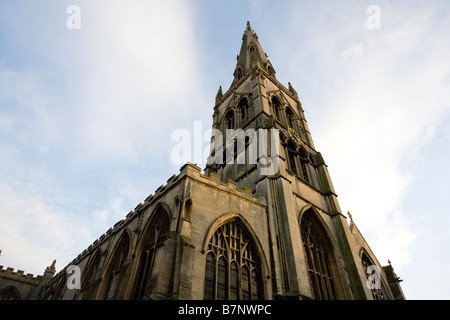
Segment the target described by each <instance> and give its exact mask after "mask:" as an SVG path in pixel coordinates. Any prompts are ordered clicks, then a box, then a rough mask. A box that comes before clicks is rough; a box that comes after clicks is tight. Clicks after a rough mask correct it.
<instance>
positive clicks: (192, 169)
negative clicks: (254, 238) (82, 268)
mask: <svg viewBox="0 0 450 320" xmlns="http://www.w3.org/2000/svg"><path fill="white" fill-rule="evenodd" d="M201 171H202V169H201V168H200V167H198V166H197V165H195V164H192V163H190V162H188V163H186V164H185V165H183V166H182V167H181V168H180V173H179V174H178V175H176V174H174V175H172V176H171V177H170V178H169V179H168V180H167V183H166V184H165V185H161V186H159V187H158V188H157V189H156V190H155V193H154V194H150V195H149V196H148V197H147V198H146V199H145V200H144V202H143V203H139V204H138V205H137V206H136V207H135V208H134V210H132V211H130V212H129V213H128V214H127V215H126V217H125V219H122V220H120V221H118V222H117V223H115V224H114V226H113V227H111V228H109V229H108V230H107V231H106V232H105V233H104V234H102V235H101V236H100V237H99V238H98V239H96V240H95V241H94V242H93V243H92V244H91V245H89V246H88V248H87V249H85V250H83V252H82V253H80V254H79V255H78V256H77V257H76V258H75V259H74V260H73V261H72V262H71V263H69V265H75V264H78V263H79V262H80V261H81V260H82V259H83V258H84V257H85V256H86V255H88V254H90V253H92V252H93V251H94V250H96V248H97V247H98V246H99V245H100V244H101V243H103V242H104V241H106V239H108V238H109V237H110V236H111V235H113V234H114V233H115V232H116V231H118V230H120V229H121V228H122V226H123V225H124V224H126V223H128V222H129V221H130V220H131V219H134V218H135V217H136V216H137V215H139V214H140V213H141V212H142V211H143V210H145V208H147V207H149V206H150V205H151V204H153V203H154V202H155V201H157V199H159V197H160V196H162V195H163V194H164V193H165V192H167V190H169V189H171V188H172V187H173V186H174V185H175V184H176V183H178V182H179V181H180V179H182V178H184V177H191V178H193V179H196V180H198V181H201V182H205V183H209V184H212V185H214V186H217V187H218V188H221V189H223V191H226V192H230V193H235V194H236V195H239V196H240V197H244V198H247V199H248V200H250V201H254V202H257V203H260V204H261V205H265V204H266V198H265V197H264V196H263V195H259V194H253V192H252V189H251V188H248V187H243V188H242V189H241V188H238V187H237V183H236V182H235V181H232V180H228V181H227V182H223V181H220V176H219V175H217V174H215V173H209V174H208V175H204V174H202V173H201ZM65 269H66V268H64V269H63V270H62V271H64V270H65Z"/></svg>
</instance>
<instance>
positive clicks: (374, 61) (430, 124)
mask: <svg viewBox="0 0 450 320" xmlns="http://www.w3.org/2000/svg"><path fill="white" fill-rule="evenodd" d="M382 9H383V8H382ZM419 14H420V17H421V18H420V19H419V18H418V15H419ZM435 14H437V12H434V11H432V12H431V13H430V12H426V13H424V12H423V11H421V12H409V13H405V17H406V18H405V19H404V20H402V23H399V24H397V25H395V24H394V23H393V22H391V24H390V28H389V30H384V31H383V28H382V29H381V31H380V32H379V33H378V34H373V33H371V34H369V35H367V34H365V33H364V32H362V33H361V42H358V43H359V44H354V45H352V46H351V47H350V49H348V50H345V51H344V52H343V53H340V52H339V51H338V49H337V48H338V47H339V45H338V42H339V38H337V39H336V43H335V44H334V47H332V49H331V50H330V51H331V53H333V52H337V54H340V55H341V58H343V61H344V62H346V63H345V64H343V65H341V66H338V67H331V68H332V69H330V70H329V71H328V72H327V75H328V76H329V79H330V80H331V81H332V83H333V86H332V87H330V88H331V91H329V92H328V94H329V96H327V98H326V99H325V100H324V101H325V102H326V103H327V107H326V108H325V110H326V111H325V112H324V113H323V118H322V119H321V122H320V123H318V127H316V128H314V130H313V131H312V134H313V137H314V138H315V142H316V146H317V147H318V149H319V150H320V151H322V152H323V155H324V157H325V161H327V162H328V165H329V170H330V174H331V177H332V180H333V181H334V184H335V187H336V191H337V193H338V195H339V201H340V203H341V207H342V209H343V211H344V212H346V211H347V210H349V211H350V212H351V213H352V215H353V217H354V219H355V222H356V224H357V225H358V227H359V229H360V230H361V231H362V233H363V235H364V236H365V238H366V240H368V242H369V245H371V246H372V249H374V251H375V254H376V255H377V256H378V258H379V260H380V261H381V262H382V263H386V261H387V259H388V258H390V259H391V260H393V263H395V266H396V268H400V267H402V266H404V265H405V264H407V263H408V262H410V261H411V259H412V249H413V242H414V240H415V239H416V237H417V233H416V231H415V230H414V227H415V226H414V223H412V222H411V221H414V222H416V221H417V219H418V218H417V217H411V216H410V215H408V212H404V211H402V200H403V198H404V196H405V194H406V192H407V191H408V189H409V188H410V187H411V184H412V183H413V182H414V178H415V174H416V171H415V170H417V168H418V163H419V162H420V161H421V157H420V150H421V148H422V147H423V146H424V145H425V144H426V143H427V142H429V141H430V139H431V138H432V137H433V133H434V131H435V129H436V128H437V127H438V126H439V124H440V123H441V121H442V119H444V118H445V117H446V116H447V115H448V114H449V111H450V109H449V103H448V101H450V100H449V97H448V92H449V88H448V84H445V81H444V79H445V77H446V76H447V75H448V73H449V71H450V62H449V60H448V58H446V56H448V54H449V53H450V46H449V43H448V41H444V39H445V38H446V37H447V35H446V34H445V32H444V31H442V32H441V33H436V32H435V30H434V29H432V28H431V24H432V21H433V18H434V17H435ZM383 21H384V22H385V23H388V22H389V20H388V21H387V18H386V17H385V18H384V19H383ZM373 32H376V31H373ZM363 48H364V50H363ZM338 52H339V53H338ZM355 56H358V59H351V57H355ZM335 60H336V59H335ZM329 66H330V64H326V66H325V67H329ZM305 108H306V109H307V108H308V107H307V106H305Z"/></svg>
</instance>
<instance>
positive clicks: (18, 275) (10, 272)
mask: <svg viewBox="0 0 450 320" xmlns="http://www.w3.org/2000/svg"><path fill="white" fill-rule="evenodd" d="M0 278H7V279H11V280H16V281H21V282H26V283H29V284H34V285H37V284H38V283H39V282H40V281H41V279H42V276H40V275H38V276H34V275H33V274H32V273H27V274H25V272H24V271H23V270H17V271H14V268H6V269H4V267H3V266H0Z"/></svg>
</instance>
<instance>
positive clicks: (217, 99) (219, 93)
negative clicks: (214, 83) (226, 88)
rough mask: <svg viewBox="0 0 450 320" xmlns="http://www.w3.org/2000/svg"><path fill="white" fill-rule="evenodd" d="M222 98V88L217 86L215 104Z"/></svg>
mask: <svg viewBox="0 0 450 320" xmlns="http://www.w3.org/2000/svg"><path fill="white" fill-rule="evenodd" d="M222 97H223V93H222V86H219V91H217V95H216V103H217V102H218V101H219V100H220V99H222Z"/></svg>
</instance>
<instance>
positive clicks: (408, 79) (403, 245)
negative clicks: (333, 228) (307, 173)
mask: <svg viewBox="0 0 450 320" xmlns="http://www.w3.org/2000/svg"><path fill="white" fill-rule="evenodd" d="M69 5H77V6H79V8H80V10H81V11H80V12H81V25H80V26H81V29H74V30H69V29H68V28H67V26H66V20H67V18H68V17H69V16H70V14H67V13H66V9H67V7H68V6H69ZM369 5H376V6H378V7H379V8H380V13H381V20H380V29H373V30H371V29H369V28H368V27H367V23H366V22H367V19H368V18H369V17H370V16H371V14H370V13H368V12H367V8H368V7H369ZM449 10H450V5H449V4H448V2H447V1H346V2H345V3H342V2H340V3H337V1H302V2H300V1H256V0H253V1H206V0H204V1H181V0H180V1H138V0H131V1H127V4H126V5H125V4H124V2H123V1H100V0H97V1H95V3H93V1H77V0H71V1H60V0H59V1H56V0H53V1H25V0H23V1H14V2H5V1H4V2H2V3H1V4H0V221H1V224H0V249H2V255H1V256H0V265H3V266H5V267H13V268H15V269H16V270H17V269H20V270H25V272H27V273H34V274H42V273H43V271H44V269H45V267H46V266H48V265H49V264H50V263H51V262H52V261H53V259H56V260H57V264H56V266H57V269H58V270H60V269H61V268H63V267H64V266H66V265H67V264H68V263H69V262H70V261H71V260H72V259H73V258H74V257H76V256H77V255H78V254H79V253H80V252H82V251H83V250H84V249H85V248H87V247H88V246H89V245H90V244H91V243H92V242H93V241H94V240H95V239H97V238H98V237H99V236H100V235H101V234H103V233H104V232H105V231H106V230H107V229H109V228H110V227H111V226H113V225H114V223H116V222H117V221H118V220H120V219H122V218H123V217H125V216H126V214H127V213H128V212H129V211H131V210H133V209H134V207H135V206H136V205H137V204H139V203H140V202H142V201H144V199H145V198H146V197H147V196H148V195H149V194H152V193H154V191H155V190H156V189H157V188H158V187H159V186H160V185H163V184H165V182H166V181H167V179H168V178H169V177H170V176H172V175H173V174H175V173H178V170H179V165H178V164H175V163H173V162H172V161H171V158H170V155H171V149H172V148H173V146H174V143H173V142H172V141H171V133H172V132H173V131H174V130H176V129H179V128H182V129H188V130H193V127H194V121H202V124H203V128H204V129H205V130H206V129H208V128H209V127H210V125H211V120H212V112H213V105H214V98H215V95H216V93H217V90H218V88H219V86H222V88H223V89H224V91H225V90H227V89H228V88H229V86H230V84H231V81H232V74H233V71H234V68H235V63H236V56H237V54H238V53H239V49H240V45H241V39H242V34H243V32H244V29H245V26H246V22H247V21H250V22H251V25H252V28H253V29H254V30H255V32H256V33H257V34H258V36H259V41H260V43H261V45H262V47H263V49H264V50H265V52H266V53H267V54H268V56H269V59H270V61H271V62H272V64H273V66H274V68H275V70H276V72H277V78H278V80H279V81H280V82H281V83H283V84H284V85H286V86H287V83H288V82H291V83H292V85H293V86H294V88H295V89H296V90H297V92H298V93H299V96H300V100H301V101H302V104H303V108H304V110H305V115H306V119H307V121H308V124H309V126H310V129H311V133H312V136H313V139H314V142H315V145H316V149H317V150H318V151H320V152H321V153H322V154H323V156H324V158H325V161H326V162H327V164H328V166H329V171H330V174H331V178H332V180H333V183H334V186H335V189H336V191H337V193H338V195H339V202H340V204H341V208H342V211H343V212H344V213H346V212H347V211H350V212H351V214H352V216H353V219H354V221H355V223H356V224H357V226H358V228H359V229H360V230H361V232H362V233H363V235H364V237H365V239H366V240H367V241H368V243H369V245H370V246H371V248H372V249H373V250H374V252H375V254H376V255H377V257H378V260H379V261H380V263H381V264H383V265H385V264H387V259H390V260H391V261H392V264H393V266H394V268H395V270H396V272H397V274H398V275H399V276H400V277H401V278H402V279H403V280H404V282H402V286H403V290H404V293H405V295H406V297H407V298H408V299H449V298H450V296H449V293H448V290H447V288H448V287H449V285H450V280H449V279H448V277H446V276H445V275H446V272H447V270H448V269H449V267H450V265H449V263H450V254H449V250H448V248H447V244H448V243H449V240H450V239H449V233H448V232H447V227H448V226H449V222H450V218H449V215H448V211H449V210H448V206H447V203H446V199H447V197H448V196H449V195H450V187H449V186H448V183H446V181H447V180H448V179H449V178H450V169H449V166H448V164H449V163H450V152H449V151H450V147H449V146H450V129H449V125H448V124H449V121H450V120H449V112H450V102H449V101H450V97H449V92H450V59H448V57H449V56H450V39H449V35H448V30H450V19H449V18H450V16H449ZM199 165H200V166H201V167H203V164H201V163H199Z"/></svg>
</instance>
